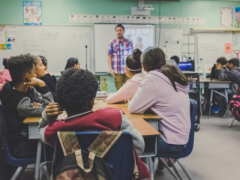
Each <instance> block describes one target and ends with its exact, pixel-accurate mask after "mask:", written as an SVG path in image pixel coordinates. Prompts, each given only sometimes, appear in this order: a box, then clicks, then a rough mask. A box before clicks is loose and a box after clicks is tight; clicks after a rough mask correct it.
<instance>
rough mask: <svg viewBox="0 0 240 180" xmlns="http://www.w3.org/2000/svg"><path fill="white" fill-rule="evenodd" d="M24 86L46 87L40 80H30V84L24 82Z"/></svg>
mask: <svg viewBox="0 0 240 180" xmlns="http://www.w3.org/2000/svg"><path fill="white" fill-rule="evenodd" d="M24 84H25V85H26V86H29V87H30V88H31V86H39V87H44V86H46V84H45V82H44V81H42V80H41V79H37V78H32V79H31V80H30V82H25V83H24Z"/></svg>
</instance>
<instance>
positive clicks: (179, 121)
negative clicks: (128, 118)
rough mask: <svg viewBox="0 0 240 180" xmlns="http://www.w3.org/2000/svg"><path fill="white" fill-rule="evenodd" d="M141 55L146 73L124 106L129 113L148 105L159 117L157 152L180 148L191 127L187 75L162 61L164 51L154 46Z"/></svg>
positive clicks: (178, 149)
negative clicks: (129, 100)
mask: <svg viewBox="0 0 240 180" xmlns="http://www.w3.org/2000/svg"><path fill="white" fill-rule="evenodd" d="M141 58H142V64H143V68H144V70H145V71H146V72H148V74H147V75H146V76H145V78H144V79H143V81H142V82H141V84H140V86H139V88H138V90H137V92H136V94H135V96H134V97H133V99H132V100H131V102H130V103H129V107H128V109H129V111H130V113H144V112H145V111H146V110H148V109H149V108H150V110H152V111H153V112H155V113H156V114H157V115H159V116H161V117H162V118H163V119H162V120H161V121H160V122H159V131H160V132H161V133H160V136H159V137H158V141H157V152H158V153H161V152H178V151H182V150H184V149H185V148H186V144H187V143H188V139H189V133H190V127H191V121H190V101H189V96H188V91H189V86H188V79H187V78H186V77H185V76H184V74H182V73H181V72H178V71H177V69H176V68H175V67H174V66H171V65H166V60H165V54H164V52H163V51H162V50H161V49H160V48H158V47H150V48H147V49H146V50H145V51H144V52H143V54H142V56H141Z"/></svg>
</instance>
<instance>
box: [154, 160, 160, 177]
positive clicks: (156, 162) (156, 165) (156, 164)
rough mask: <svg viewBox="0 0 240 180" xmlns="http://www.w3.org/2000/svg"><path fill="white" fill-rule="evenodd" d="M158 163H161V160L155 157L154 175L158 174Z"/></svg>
mask: <svg viewBox="0 0 240 180" xmlns="http://www.w3.org/2000/svg"><path fill="white" fill-rule="evenodd" d="M158 163H159V159H158V157H155V158H154V162H153V175H155V174H156V171H157V167H158Z"/></svg>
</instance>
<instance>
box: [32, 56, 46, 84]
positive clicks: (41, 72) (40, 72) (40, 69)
mask: <svg viewBox="0 0 240 180" xmlns="http://www.w3.org/2000/svg"><path fill="white" fill-rule="evenodd" d="M34 65H35V68H36V76H37V78H38V79H40V78H41V77H43V76H45V74H46V73H45V70H46V67H45V66H44V65H43V62H42V60H41V58H40V57H39V56H37V58H36V59H35V61H34Z"/></svg>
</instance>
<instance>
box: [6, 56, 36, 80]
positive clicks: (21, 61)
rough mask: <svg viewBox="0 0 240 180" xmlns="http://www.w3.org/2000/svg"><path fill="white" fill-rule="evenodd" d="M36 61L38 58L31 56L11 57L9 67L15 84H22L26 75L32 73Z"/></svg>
mask: <svg viewBox="0 0 240 180" xmlns="http://www.w3.org/2000/svg"><path fill="white" fill-rule="evenodd" d="M36 59H37V57H36V56H33V55H30V54H21V55H19V56H11V58H10V59H9V60H8V66H9V72H10V75H11V77H12V81H13V83H14V84H16V83H19V82H21V81H22V79H23V77H24V75H25V74H26V73H31V70H32V69H33V65H34V61H35V60H36Z"/></svg>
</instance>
